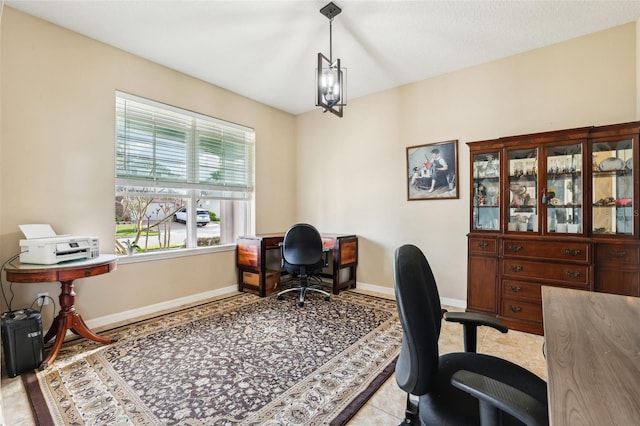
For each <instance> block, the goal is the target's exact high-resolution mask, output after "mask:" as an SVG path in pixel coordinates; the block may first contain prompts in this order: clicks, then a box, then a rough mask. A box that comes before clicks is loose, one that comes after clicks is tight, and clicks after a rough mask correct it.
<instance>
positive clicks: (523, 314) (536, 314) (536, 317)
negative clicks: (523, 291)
mask: <svg viewBox="0 0 640 426" xmlns="http://www.w3.org/2000/svg"><path fill="white" fill-rule="evenodd" d="M500 309H501V311H500V314H501V315H502V316H505V317H509V318H513V319H518V320H523V321H535V322H540V323H541V322H542V302H525V301H522V300H517V299H508V298H506V297H505V298H503V299H502V306H501V307H500Z"/></svg>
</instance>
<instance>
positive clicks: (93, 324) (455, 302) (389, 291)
mask: <svg viewBox="0 0 640 426" xmlns="http://www.w3.org/2000/svg"><path fill="white" fill-rule="evenodd" d="M356 288H357V289H360V290H366V291H372V292H375V293H380V294H383V295H385V296H388V297H389V298H394V296H395V294H394V290H393V288H389V287H383V286H379V285H375V284H367V283H363V282H358V283H357V284H356ZM237 291H238V286H237V285H230V286H228V287H223V288H220V289H216V290H211V291H206V292H204V293H197V294H192V295H191V296H186V297H181V298H179V299H173V300H167V301H166V302H161V303H156V304H153V305H149V306H144V307H142V308H137V309H131V310H129V311H124V312H118V313H115V314H111V315H105V316H103V317H98V318H93V319H90V320H87V321H86V323H87V326H88V327H89V328H90V329H100V328H102V329H105V328H108V327H109V326H111V327H115V326H118V325H122V324H126V323H129V322H131V321H132V320H133V319H137V318H144V317H152V316H154V314H159V313H161V312H167V311H171V310H176V309H178V308H181V307H184V306H187V305H193V304H197V303H199V302H205V301H207V300H209V299H212V298H215V297H221V296H226V295H230V294H233V293H235V292H237ZM440 303H441V304H443V305H447V306H453V307H456V308H462V309H464V308H466V307H467V303H466V300H460V299H452V298H448V297H441V298H440Z"/></svg>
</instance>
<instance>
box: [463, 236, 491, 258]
mask: <svg viewBox="0 0 640 426" xmlns="http://www.w3.org/2000/svg"><path fill="white" fill-rule="evenodd" d="M469 253H472V254H482V253H484V254H498V240H496V239H495V238H481V237H470V238H469Z"/></svg>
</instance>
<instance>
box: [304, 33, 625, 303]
mask: <svg viewBox="0 0 640 426" xmlns="http://www.w3.org/2000/svg"><path fill="white" fill-rule="evenodd" d="M635 46H636V36H635V24H629V25H625V26H621V27H617V28H614V29H611V30H608V31H604V32H600V33H596V34H592V35H589V36H586V37H581V38H578V39H574V40H571V41H568V42H564V43H561V44H557V45H554V46H550V47H547V48H543V49H539V50H535V51H531V52H528V53H525V54H520V55H517V56H513V57H510V58H507V59H504V60H500V61H496V62H492V63H488V64H484V65H480V66H476V67H473V68H469V69H465V70H462V71H459V72H454V73H451V74H447V75H443V76H440V77H437V78H432V79H429V80H424V81H420V82H417V83H415V84H410V85H407V86H403V87H399V88H396V89H392V90H389V91H385V92H383V93H379V94H375V95H372V96H368V97H364V98H360V99H357V100H353V101H350V102H349V105H348V107H347V108H346V110H345V116H344V118H342V119H337V118H336V117H333V116H330V115H328V114H323V113H322V112H320V111H313V112H310V113H307V114H304V115H301V116H299V117H298V127H297V134H296V140H297V143H298V144H299V148H298V165H299V170H298V178H299V179H300V182H299V184H298V203H297V205H298V212H299V217H300V219H302V220H306V221H309V222H312V223H316V224H317V225H318V227H319V228H321V229H323V230H327V231H333V232H355V233H356V234H358V235H359V236H360V264H359V268H358V274H359V275H358V281H359V282H363V283H369V284H375V285H379V286H385V287H389V288H392V287H393V270H392V264H393V255H394V251H395V249H396V247H398V246H399V245H401V244H404V243H413V244H416V245H418V246H419V247H420V248H421V249H422V250H423V251H424V252H425V254H426V255H427V257H428V258H429V260H430V263H431V265H432V268H433V269H434V274H435V276H436V279H437V280H438V282H439V287H440V294H441V296H443V297H448V298H454V299H460V300H465V299H466V269H467V265H466V260H467V258H466V234H467V232H468V231H469V153H468V148H467V146H466V145H465V143H466V142H469V141H477V140H482V139H489V138H496V137H501V136H510V135H518V134H525V133H531V132H541V131H547V130H555V129H563V128H571V127H580V126H587V125H599V124H611V123H618V122H625V121H633V120H635V119H636V74H635V73H636V71H635V63H636V62H635V61H636V60H635V58H636V47H635ZM343 59H344V60H345V62H347V59H348V58H343ZM349 71H350V75H349V78H350V79H355V78H366V76H364V75H362V76H359V77H358V76H357V75H356V74H355V72H353V70H352V69H350V70H349ZM451 139H458V140H459V145H458V161H459V187H460V199H459V200H434V201H410V202H409V201H407V193H406V185H407V181H406V178H405V176H406V173H407V172H406V170H405V169H406V151H405V148H406V147H408V146H413V145H421V144H426V143H434V142H441V141H446V140H451ZM320 159H322V160H320Z"/></svg>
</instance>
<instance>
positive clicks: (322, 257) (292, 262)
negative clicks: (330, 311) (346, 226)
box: [278, 223, 331, 306]
mask: <svg viewBox="0 0 640 426" xmlns="http://www.w3.org/2000/svg"><path fill="white" fill-rule="evenodd" d="M280 250H281V253H282V256H281V257H282V266H283V267H284V268H285V269H286V270H287V272H289V273H290V274H292V275H293V276H294V277H297V279H298V285H297V286H295V287H292V288H290V289H287V290H283V291H281V292H280V293H278V299H280V300H282V299H283V298H284V297H283V296H282V295H283V294H285V293H289V292H291V291H300V298H299V299H298V306H304V297H305V295H306V293H307V291H315V292H317V293H322V294H324V300H327V301H328V300H329V297H330V296H331V295H330V294H329V293H328V292H326V291H324V290H322V288H321V286H320V284H321V283H322V281H321V280H320V278H319V277H318V276H317V275H316V274H318V273H320V272H321V271H322V268H324V267H325V266H327V265H328V264H329V259H328V252H329V250H328V249H325V248H324V247H323V246H322V237H321V236H320V233H319V232H318V230H317V229H316V228H314V227H313V226H311V225H308V224H306V223H298V224H297V225H293V226H292V227H291V228H289V230H288V231H287V233H286V234H285V235H284V241H283V242H282V244H281V245H280ZM310 279H312V280H315V281H316V282H317V284H313V285H310V284H309V280H310Z"/></svg>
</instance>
